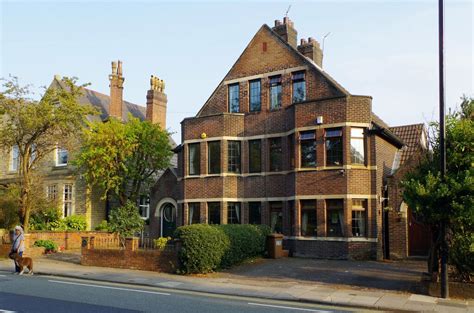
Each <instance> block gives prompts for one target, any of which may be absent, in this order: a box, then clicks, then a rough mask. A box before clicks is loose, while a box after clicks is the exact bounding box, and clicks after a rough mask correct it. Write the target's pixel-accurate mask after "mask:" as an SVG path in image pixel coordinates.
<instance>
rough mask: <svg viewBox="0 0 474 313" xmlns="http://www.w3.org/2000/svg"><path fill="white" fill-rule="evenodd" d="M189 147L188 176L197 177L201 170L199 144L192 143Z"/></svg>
mask: <svg viewBox="0 0 474 313" xmlns="http://www.w3.org/2000/svg"><path fill="white" fill-rule="evenodd" d="M188 147H189V175H199V174H200V173H201V172H200V168H201V151H200V144H199V143H192V144H189V145H188Z"/></svg>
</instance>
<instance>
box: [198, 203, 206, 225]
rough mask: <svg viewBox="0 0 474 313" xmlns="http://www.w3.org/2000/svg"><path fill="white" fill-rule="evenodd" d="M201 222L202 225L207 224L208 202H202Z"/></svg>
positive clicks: (200, 207) (200, 208)
mask: <svg viewBox="0 0 474 313" xmlns="http://www.w3.org/2000/svg"><path fill="white" fill-rule="evenodd" d="M199 220H200V221H201V223H202V224H207V202H200V205H199Z"/></svg>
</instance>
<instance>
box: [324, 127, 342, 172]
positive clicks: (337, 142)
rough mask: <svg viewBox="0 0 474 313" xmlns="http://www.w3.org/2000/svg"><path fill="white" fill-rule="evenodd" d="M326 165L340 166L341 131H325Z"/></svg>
mask: <svg viewBox="0 0 474 313" xmlns="http://www.w3.org/2000/svg"><path fill="white" fill-rule="evenodd" d="M326 165H342V130H340V129H333V130H331V129H329V130H326Z"/></svg>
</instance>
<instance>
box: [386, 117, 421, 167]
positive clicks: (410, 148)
mask: <svg viewBox="0 0 474 313" xmlns="http://www.w3.org/2000/svg"><path fill="white" fill-rule="evenodd" d="M390 131H391V132H392V133H394V134H395V135H396V136H398V137H400V138H401V139H402V140H403V142H404V143H405V147H404V148H403V149H402V151H401V156H400V165H402V164H404V163H405V162H406V161H407V160H408V159H409V158H410V157H411V156H412V155H413V154H415V153H416V152H418V151H420V150H422V149H424V150H427V146H426V130H425V125H424V124H412V125H403V126H394V127H390Z"/></svg>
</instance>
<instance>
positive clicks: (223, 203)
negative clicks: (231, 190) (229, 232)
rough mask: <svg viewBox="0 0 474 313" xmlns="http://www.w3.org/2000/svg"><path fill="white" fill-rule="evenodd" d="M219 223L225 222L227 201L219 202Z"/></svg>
mask: <svg viewBox="0 0 474 313" xmlns="http://www.w3.org/2000/svg"><path fill="white" fill-rule="evenodd" d="M221 224H227V202H221Z"/></svg>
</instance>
